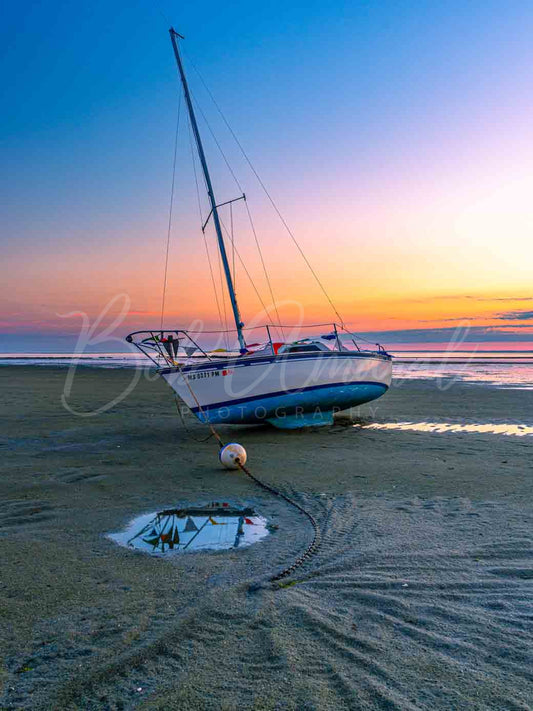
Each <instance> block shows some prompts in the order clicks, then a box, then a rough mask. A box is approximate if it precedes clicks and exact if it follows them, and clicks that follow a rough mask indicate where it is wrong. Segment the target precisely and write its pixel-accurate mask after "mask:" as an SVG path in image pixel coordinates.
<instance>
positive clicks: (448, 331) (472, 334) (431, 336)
mask: <svg viewBox="0 0 533 711" xmlns="http://www.w3.org/2000/svg"><path fill="white" fill-rule="evenodd" d="M519 329H527V332H526V333H524V332H523V331H520V330H519ZM359 333H360V334H361V335H362V336H364V337H365V338H366V339H368V340H370V341H372V342H381V343H448V342H449V341H451V340H453V341H455V342H457V341H460V342H465V343H481V342H484V341H488V342H492V341H500V342H503V341H506V342H513V341H524V340H527V341H529V340H531V335H533V325H530V324H527V325H526V324H520V325H519V324H516V325H513V326H510V325H509V326H469V327H466V328H462V327H460V326H458V327H457V328H452V327H449V328H413V329H402V330H397V331H366V332H365V331H359Z"/></svg>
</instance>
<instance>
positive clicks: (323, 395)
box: [126, 29, 392, 428]
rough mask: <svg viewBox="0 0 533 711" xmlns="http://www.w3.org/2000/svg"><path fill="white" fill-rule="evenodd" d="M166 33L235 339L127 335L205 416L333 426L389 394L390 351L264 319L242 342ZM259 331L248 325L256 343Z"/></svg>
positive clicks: (344, 334)
mask: <svg viewBox="0 0 533 711" xmlns="http://www.w3.org/2000/svg"><path fill="white" fill-rule="evenodd" d="M170 38H171V42H172V47H173V50H174V55H175V58H176V63H177V67H178V72H179V77H180V80H181V84H182V87H183V93H184V97H185V103H186V106H187V111H188V114H189V120H190V127H191V130H192V133H193V135H194V141H195V144H196V149H197V152H198V157H199V161H200V164H201V167H202V172H203V176H204V179H205V184H206V188H207V195H208V199H209V205H210V213H209V217H208V220H210V219H212V221H213V225H214V229H215V233H216V238H217V243H218V249H219V252H220V258H221V262H222V267H223V271H224V277H225V281H226V286H227V290H228V293H229V299H230V303H231V309H232V312H233V318H234V320H235V335H236V342H235V348H234V349H233V350H231V349H225V350H223V351H222V350H221V349H217V350H214V349H213V348H209V347H207V346H205V345H202V344H201V343H200V340H201V339H200V335H201V336H203V337H204V339H205V336H206V335H207V334H205V332H204V333H203V334H196V333H193V332H191V331H188V330H183V329H176V330H171V331H170V330H163V329H162V328H160V329H155V330H154V329H152V330H149V331H136V332H135V333H131V334H129V336H127V339H126V340H127V341H128V342H129V343H133V344H134V345H135V346H137V348H139V350H141V351H142V352H143V353H145V355H147V356H148V357H149V358H151V360H152V361H153V362H154V363H155V364H156V366H157V368H158V370H159V373H160V375H161V376H162V377H163V378H164V379H165V380H166V382H167V383H168V384H169V385H170V387H171V388H172V389H173V390H174V391H175V392H176V393H177V395H178V396H179V397H180V398H181V399H182V400H183V401H184V402H185V403H186V405H187V406H188V407H189V408H190V410H191V411H192V412H193V413H194V414H195V415H196V416H197V417H198V418H199V419H200V420H202V421H209V422H212V423H227V424H253V423H265V422H268V423H271V424H273V425H275V426H276V427H280V428H298V427H305V426H308V425H320V424H331V423H332V422H333V415H334V413H335V412H338V411H340V410H345V409H347V408H350V407H355V406H357V405H360V404H362V403H365V402H369V401H370V400H374V399H376V398H378V397H380V396H381V395H383V393H384V392H386V390H387V389H388V387H389V386H390V382H391V377H392V359H391V356H390V355H389V354H388V353H387V352H386V351H385V350H384V349H383V348H382V347H381V346H380V345H379V344H376V345H377V350H364V349H361V348H360V346H359V345H358V343H357V340H356V339H355V337H354V335H353V334H352V333H350V332H348V331H347V330H346V329H345V328H344V326H343V325H342V324H330V325H328V328H327V329H326V328H325V327H323V328H322V331H324V330H326V333H323V332H322V333H319V335H318V336H315V337H310V338H298V339H297V340H295V341H294V340H293V341H290V340H288V341H287V342H283V341H279V340H278V341H275V340H273V338H272V329H273V328H275V325H274V326H271V325H268V324H267V325H265V326H264V339H263V341H262V342H259V343H257V342H254V343H253V344H250V343H247V339H246V336H247V329H246V328H245V326H244V324H243V322H242V320H241V316H240V311H239V306H238V303H237V298H236V295H235V289H234V283H233V278H232V273H231V269H230V265H229V261H228V256H227V252H226V247H225V243H224V237H223V233H222V226H221V220H220V216H219V208H220V207H221V206H222V205H220V204H217V202H216V199H215V193H214V190H213V185H212V182H211V176H210V173H209V168H208V164H207V160H206V156H205V152H204V148H203V144H202V139H201V136H200V132H199V129H198V124H197V120H196V116H195V111H194V108H193V102H192V100H191V94H190V91H189V86H188V83H187V78H186V76H185V71H184V67H183V62H182V59H181V55H180V50H179V43H178V40H179V39H180V38H181V35H179V34H178V33H177V32H175V30H174V29H170ZM243 197H244V196H243ZM223 204H225V203H223ZM203 229H205V224H204V227H203ZM308 328H309V330H312V328H313V327H311V326H310V327H308ZM257 330H258V329H257V327H256V328H254V329H253V332H254V341H255V340H257V337H256V334H257ZM300 330H305V329H303V327H300Z"/></svg>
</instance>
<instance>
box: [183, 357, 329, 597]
mask: <svg viewBox="0 0 533 711" xmlns="http://www.w3.org/2000/svg"><path fill="white" fill-rule="evenodd" d="M177 368H178V370H179V373H180V375H181V377H182V378H183V380H184V381H185V384H186V385H187V388H188V389H189V392H190V394H191V395H192V397H193V399H194V401H195V402H196V404H197V405H198V408H199V410H200V412H201V414H202V415H203V417H204V418H205V422H204V423H203V424H205V425H207V426H208V427H209V429H210V430H211V435H210V437H211V436H214V437H215V438H216V440H217V442H218V445H219V448H220V449H223V448H224V447H225V446H226V445H225V444H224V442H223V441H222V437H221V436H220V435H219V434H218V432H217V431H216V429H215V427H214V425H213V424H212V422H210V420H209V417H208V415H207V413H206V412H205V410H204V409H203V407H202V406H201V405H200V403H199V401H198V398H197V397H196V394H195V392H194V390H193V388H192V386H191V384H190V383H189V381H188V380H187V378H186V377H185V375H184V373H183V370H182V369H181V366H180V365H179V364H177ZM183 402H185V400H184V401H183ZM185 405H187V403H185ZM176 407H177V400H176ZM187 407H188V408H189V410H190V411H191V414H194V413H193V412H192V410H191V408H190V407H189V406H188V405H187ZM178 413H179V411H178ZM179 414H180V416H181V413H179ZM182 422H183V424H185V423H184V421H183V419H182ZM185 429H187V428H185ZM207 439H209V437H208V438H207ZM235 464H237V466H238V467H239V469H240V470H241V471H243V472H244V473H245V474H246V476H247V477H249V478H250V479H251V480H252V481H253V482H254V483H255V484H257V486H259V487H261V488H262V489H264V490H265V491H268V492H269V493H270V494H272V495H273V496H278V497H279V498H280V499H283V500H284V501H286V502H287V503H288V504H290V506H293V507H294V508H295V509H297V510H298V511H299V512H300V513H303V514H304V516H306V517H307V519H308V521H309V523H310V524H311V526H312V527H313V540H312V541H311V543H310V545H309V546H308V547H307V548H306V550H305V551H304V552H303V553H302V554H301V555H300V556H299V557H298V558H296V560H295V561H294V563H293V564H292V565H289V566H288V567H287V568H284V569H283V570H282V571H281V572H279V573H277V575H273V576H272V577H271V578H269V581H270V582H271V583H275V582H277V581H278V580H282V579H283V578H286V577H287V576H288V575H290V574H291V573H293V572H294V571H295V570H296V569H297V568H299V567H300V566H302V565H303V564H304V563H306V562H307V560H308V559H309V558H310V557H311V556H313V555H316V553H317V552H318V549H319V548H320V544H321V541H322V538H321V534H320V528H319V526H318V523H317V521H316V519H315V517H314V516H313V514H312V513H310V512H309V511H307V509H305V508H304V507H303V506H301V505H300V504H299V503H298V502H297V501H295V500H294V499H291V498H290V496H287V495H286V494H284V493H283V492H281V491H279V489H276V488H274V487H273V486H271V485H270V484H266V483H265V482H264V481H261V479H259V478H258V477H256V476H255V475H254V474H252V472H251V471H250V470H249V469H248V467H245V466H244V464H242V462H240V461H239V457H235Z"/></svg>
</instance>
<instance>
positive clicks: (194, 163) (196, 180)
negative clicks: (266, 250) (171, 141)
mask: <svg viewBox="0 0 533 711" xmlns="http://www.w3.org/2000/svg"><path fill="white" fill-rule="evenodd" d="M187 125H188V128H189V146H190V149H191V160H192V168H193V172H194V182H195V185H196V199H197V201H198V213H199V215H200V224H201V225H203V224H204V218H203V215H202V201H201V200H200V188H199V187H198V174H197V172H196V160H195V158H194V149H193V145H192V136H191V121H190V119H189V121H188V123H187ZM202 237H203V240H204V247H205V253H206V255H207V263H208V264H209V273H210V275H211V284H212V285H213V293H214V294H215V302H216V305H217V311H218V318H219V323H220V327H221V328H222V327H223V325H224V322H223V320H222V311H221V310H220V302H219V300H218V292H217V287H216V282H215V275H214V273H213V265H212V264H211V256H210V254H209V247H208V245H207V237H206V236H205V232H204V231H203V230H202Z"/></svg>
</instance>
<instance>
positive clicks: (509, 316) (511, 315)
mask: <svg viewBox="0 0 533 711" xmlns="http://www.w3.org/2000/svg"><path fill="white" fill-rule="evenodd" d="M496 318H498V319H500V320H501V321H531V320H533V311H504V313H502V314H497V315H496Z"/></svg>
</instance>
